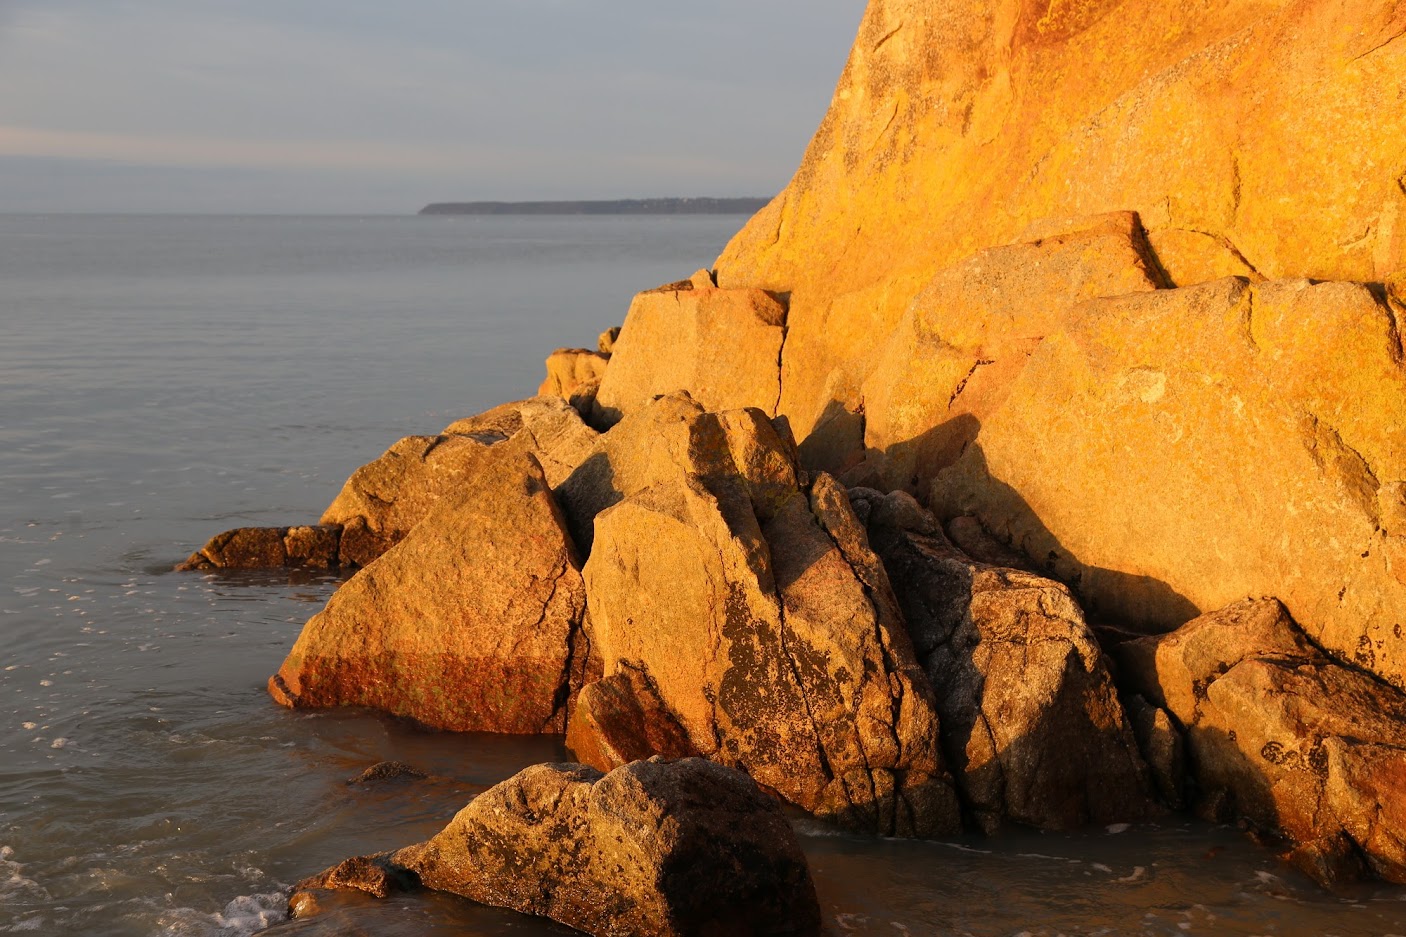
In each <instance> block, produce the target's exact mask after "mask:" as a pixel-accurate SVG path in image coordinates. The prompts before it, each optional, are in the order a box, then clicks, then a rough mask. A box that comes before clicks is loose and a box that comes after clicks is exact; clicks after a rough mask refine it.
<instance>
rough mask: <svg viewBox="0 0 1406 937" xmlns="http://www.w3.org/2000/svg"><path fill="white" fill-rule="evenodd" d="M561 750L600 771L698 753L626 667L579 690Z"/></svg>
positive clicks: (645, 681) (648, 684)
mask: <svg viewBox="0 0 1406 937" xmlns="http://www.w3.org/2000/svg"><path fill="white" fill-rule="evenodd" d="M566 747H567V748H569V749H570V750H571V754H572V757H574V758H575V759H576V760H577V761H580V762H583V763H584V764H588V765H590V766H591V767H593V768H596V769H597V770H600V771H613V770H614V769H616V768H618V767H620V766H621V765H625V764H629V763H630V762H632V761H640V760H642V759H645V758H649V757H651V756H656V755H657V756H661V757H664V758H688V757H690V756H694V755H697V754H698V751H697V749H695V748H694V746H693V743H692V742H691V741H690V740H689V738H688V733H687V732H685V731H684V730H683V727H682V726H681V725H679V722H678V720H677V719H675V718H674V714H673V713H672V712H670V711H669V708H668V707H667V706H665V705H664V701H663V700H662V699H660V698H659V691H658V690H656V689H655V687H654V684H653V682H652V681H651V680H650V679H649V677H648V675H646V674H644V673H641V672H640V671H638V670H635V669H634V668H632V667H628V666H626V667H621V668H620V669H619V670H617V671H616V672H615V673H613V674H611V675H610V676H608V677H603V678H601V679H600V680H596V681H595V682H593V683H588V684H586V685H585V686H584V687H582V688H581V692H580V694H579V695H578V696H577V698H576V705H575V707H573V709H572V710H571V718H570V720H569V721H568V722H567V727H566Z"/></svg>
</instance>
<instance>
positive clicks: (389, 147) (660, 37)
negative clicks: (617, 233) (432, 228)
mask: <svg viewBox="0 0 1406 937" xmlns="http://www.w3.org/2000/svg"><path fill="white" fill-rule="evenodd" d="M863 8H864V2H863V0H711V2H706V3H697V2H690V3H669V2H660V0H593V2H591V0H492V2H479V0H399V2H397V3H393V4H392V3H386V2H384V0H374V2H373V0H222V2H217V0H0V211H83V210H88V211H144V210H145V211H251V212H255V211H258V212H262V211H338V212H340V211H349V212H358V211H365V212H377V211H391V212H399V211H413V210H414V209H416V208H418V207H419V206H420V205H421V204H423V203H425V202H429V201H447V200H461V199H485V198H492V199H497V198H502V199H522V198H619V197H629V196H649V195H751V194H757V195H770V194H772V193H773V192H775V191H776V190H778V189H779V188H780V187H781V186H783V185H784V184H785V183H786V180H787V179H788V178H789V177H790V174H791V172H792V171H793V170H794V169H795V167H796V164H797V163H798V162H799V160H800V156H801V153H802V151H803V149H804V147H805V144H806V142H807V141H808V140H809V139H810V136H811V134H812V133H813V132H814V130H815V128H816V125H817V124H818V123H819V121H820V118H821V116H822V115H823V114H824V110H825V107H826V105H827V104H828V103H829V100H830V94H831V91H832V90H833V88H834V84H835V80H836V79H837V78H838V77H839V73H840V69H841V68H842V67H843V64H844V59H845V56H846V54H847V53H848V50H849V46H850V43H851V41H852V40H853V38H854V33H855V29H856V27H857V26H858V23H859V19H860V16H861V15H862V13H863Z"/></svg>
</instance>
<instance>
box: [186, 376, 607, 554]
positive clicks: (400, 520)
mask: <svg viewBox="0 0 1406 937" xmlns="http://www.w3.org/2000/svg"><path fill="white" fill-rule="evenodd" d="M596 435H597V434H596V432H595V430H593V429H591V428H590V427H588V426H587V425H586V424H585V423H584V422H582V420H581V416H580V413H579V412H578V411H577V410H576V409H575V408H574V407H573V406H572V405H570V404H569V403H568V402H566V401H564V400H562V399H560V398H558V397H532V398H529V399H527V400H519V401H515V402H513V403H507V404H503V405H501V406H498V407H494V408H493V409H491V410H488V411H486V412H484V413H480V414H478V415H476V416H472V417H467V418H465V419H462V420H458V421H456V422H454V423H451V424H450V425H449V426H448V427H446V428H445V430H444V432H442V433H440V434H439V435H436V436H407V437H405V438H403V439H400V440H398V441H397V442H396V443H395V444H394V445H392V446H391V447H390V449H388V450H387V451H386V452H385V453H384V454H382V455H381V456H380V457H379V458H377V459H375V460H374V461H372V462H368V463H367V464H366V465H363V466H361V467H360V468H358V469H357V470H356V471H355V472H353V473H352V475H351V477H350V478H348V479H347V480H346V482H345V483H344V484H343V485H342V490H341V491H340V492H339V493H338V495H337V497H336V498H335V499H334V500H333V502H332V504H330V505H329V506H328V508H327V510H326V511H324V512H323V514H322V519H321V522H320V523H319V525H317V526H312V527H242V528H238V529H235V530H227V531H224V532H223V533H220V534H216V535H215V536H214V537H212V538H210V540H209V542H207V543H206V544H205V546H203V547H201V548H200V549H199V550H197V551H196V552H195V553H193V554H191V556H190V558H189V559H187V560H186V561H185V562H184V563H182V564H180V566H178V567H177V568H178V569H183V570H195V569H266V568H276V567H281V566H293V567H308V568H313V569H328V568H332V567H337V566H341V567H346V568H350V569H355V568H357V567H361V566H367V565H369V564H370V563H371V562H372V561H373V560H375V559H376V557H378V556H380V555H381V554H382V553H384V552H386V551H387V550H389V549H390V548H391V547H393V546H395V545H396V544H397V543H398V542H400V540H401V539H402V538H403V537H404V536H405V535H406V534H407V533H409V531H410V528H412V527H414V526H415V524H417V523H419V521H420V519H421V518H423V517H424V516H425V514H426V513H427V512H428V511H429V510H430V508H431V507H433V506H434V504H435V503H436V502H437V501H438V500H439V499H440V498H441V497H443V496H444V494H445V493H446V492H450V491H456V490H459V489H461V488H465V487H471V486H472V485H473V484H475V478H476V476H477V473H478V472H479V470H480V460H481V459H483V457H484V456H485V455H486V453H487V451H488V450H489V449H490V448H492V447H493V446H496V445H498V444H500V443H502V442H505V441H506V440H508V439H516V440H517V441H518V444H519V446H520V447H521V448H522V449H524V450H526V451H529V452H532V453H533V454H534V455H535V456H536V457H537V460H538V461H539V462H540V463H541V465H542V469H543V472H544V473H545V475H546V478H547V481H548V483H549V484H552V485H556V484H558V483H559V482H561V481H562V479H564V478H566V477H567V476H568V475H570V474H571V473H572V472H573V471H575V470H576V468H577V467H578V466H579V465H580V464H581V463H582V462H583V461H585V459H586V458H587V456H588V455H590V453H591V452H592V451H593V449H592V447H593V445H594V443H595V440H596Z"/></svg>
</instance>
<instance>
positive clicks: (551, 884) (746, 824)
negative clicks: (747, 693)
mask: <svg viewBox="0 0 1406 937" xmlns="http://www.w3.org/2000/svg"><path fill="white" fill-rule="evenodd" d="M407 879H409V880H418V882H420V883H421V884H423V885H424V886H426V887H429V888H433V889H437V890H440V891H445V892H449V893H452V894H456V895H462V896H463V897H466V898H470V899H472V900H474V901H477V902H479V903H481V904H487V905H493V906H495V907H504V908H512V909H514V910H517V911H521V912H523V913H525V914H533V915H537V916H540V917H546V918H551V919H552V920H555V921H559V922H561V923H563V924H566V925H568V926H570V927H574V928H576V929H577V930H580V931H584V932H585V933H588V934H597V935H612V937H613V935H620V934H632V935H639V937H674V935H678V937H683V935H688V937H703V935H712V934H729V935H731V934H736V935H739V937H746V935H757V937H762V935H767V937H773V935H776V937H780V935H795V937H809V935H818V934H819V933H820V932H821V927H820V908H819V905H818V903H817V901H816V897H815V887H814V885H813V884H812V882H811V878H810V872H809V870H808V868H807V866H806V860H805V856H804V855H803V854H802V852H801V849H800V845H799V843H798V842H797V840H796V835H795V833H794V832H793V831H792V830H791V827H790V825H789V824H788V823H787V822H786V818H785V817H784V816H783V815H782V813H781V811H780V809H779V808H778V806H777V805H776V804H775V803H774V802H772V801H771V800H770V799H769V798H767V797H766V796H765V795H764V794H762V792H761V791H759V790H758V789H757V787H756V785H755V784H753V783H752V782H751V781H750V780H748V778H747V777H746V776H745V775H743V774H741V773H740V772H737V771H732V770H730V769H728V768H724V767H722V766H720V765H716V764H712V763H710V762H707V761H703V760H701V759H697V758H691V759H686V760H683V761H676V762H664V761H661V760H659V759H652V760H650V761H642V762H635V763H634V764H630V765H627V766H625V767H621V768H618V769H616V770H614V771H612V772H610V773H609V774H606V775H602V774H600V773H599V772H597V771H595V770H593V769H591V768H587V767H584V766H580V765H537V766H536V767H532V768H528V769H527V770H525V771H523V772H521V773H519V774H518V775H516V776H514V777H512V778H510V779H508V780H507V781H504V782H503V783H501V784H499V785H497V786H496V787H493V788H491V789H489V790H488V791H486V792H484V793H483V794H481V795H480V796H478V797H477V798H475V799H474V800H473V801H472V802H471V803H470V804H469V805H468V806H467V807H465V808H464V809H463V810H461V811H460V812H459V813H458V815H457V816H455V817H454V820H453V821H452V822H451V823H450V824H449V826H447V827H446V828H445V829H444V831H443V832H441V833H439V834H438V835H437V836H435V837H434V838H433V839H431V840H429V841H428V842H426V843H422V844H420V845H417V846H411V847H408V848H406V849H402V850H399V851H398V852H395V853H391V854H386V855H381V856H369V857H360V858H358V859H353V860H348V862H347V863H342V865H339V866H337V867H335V868H333V869H330V870H328V872H326V873H323V875H321V876H317V877H315V878H313V879H309V880H307V881H306V882H303V883H302V884H300V885H299V886H298V888H297V889H295V892H294V896H293V898H292V899H290V907H309V908H313V907H315V906H316V902H315V900H310V899H312V898H313V896H314V895H315V894H316V890H318V889H325V888H347V887H349V888H356V889H359V890H363V891H367V892H368V893H371V894H378V893H380V892H381V891H389V890H393V889H395V888H396V887H403V884H404V883H405V882H406V880H407Z"/></svg>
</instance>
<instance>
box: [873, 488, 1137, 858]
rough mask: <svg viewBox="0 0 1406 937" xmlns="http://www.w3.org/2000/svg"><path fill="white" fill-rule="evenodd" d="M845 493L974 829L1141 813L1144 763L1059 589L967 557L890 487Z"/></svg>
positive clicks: (1054, 825)
mask: <svg viewBox="0 0 1406 937" xmlns="http://www.w3.org/2000/svg"><path fill="white" fill-rule="evenodd" d="M855 498H856V500H858V501H862V502H864V511H865V514H866V517H867V518H868V530H869V534H870V537H871V541H872V543H873V544H874V548H875V549H876V550H877V551H878V553H879V555H880V556H881V557H882V558H883V561H884V565H885V566H886V567H887V569H888V574H889V576H890V578H891V580H892V582H893V584H894V588H895V590H896V592H897V595H898V600H899V602H900V604H901V605H902V606H903V610H904V613H905V616H906V619H907V622H908V628H909V631H910V633H911V634H912V637H913V643H914V647H915V650H916V652H917V655H918V659H919V660H920V661H922V662H923V665H924V666H925V668H926V670H927V674H928V677H929V679H930V680H931V683H932V687H933V691H934V693H935V695H936V701H937V710H938V713H939V714H940V715H941V718H942V730H941V731H942V743H943V749H944V751H945V754H946V756H947V762H948V764H949V766H950V767H951V769H952V771H953V773H954V774H955V775H956V778H957V785H958V789H959V790H960V792H961V794H962V800H963V805H964V806H965V808H966V809H967V811H968V813H969V815H970V816H971V818H972V820H973V821H974V822H975V824H976V825H977V826H978V827H979V828H981V829H982V830H985V831H986V832H988V833H990V832H994V831H995V830H996V829H997V828H998V827H999V826H1000V825H1001V824H1002V822H1004V821H1014V822H1016V823H1022V824H1026V825H1029V826H1034V827H1038V828H1040V829H1055V830H1065V829H1073V828H1075V827H1078V826H1082V825H1084V824H1087V823H1112V822H1115V821H1126V820H1139V819H1144V818H1146V817H1148V816H1150V815H1151V814H1152V813H1153V812H1154V810H1153V804H1152V797H1151V782H1150V779H1149V777H1148V773H1147V769H1146V766H1145V765H1144V763H1143V760H1142V758H1141V757H1140V755H1139V751H1138V746H1137V743H1136V740H1135V738H1134V736H1133V732H1132V730H1131V727H1130V726H1129V724H1128V720H1127V718H1126V716H1125V715H1124V713H1123V708H1122V705H1121V704H1120V703H1119V700H1118V696H1117V692H1116V690H1115V688H1114V685H1113V680H1112V678H1111V677H1110V675H1109V672H1108V669H1107V667H1106V666H1105V664H1104V659H1103V653H1102V651H1101V650H1100V648H1099V646H1098V643H1097V641H1096V640H1095V638H1094V635H1093V632H1092V631H1090V630H1089V628H1088V626H1087V625H1086V624H1085V622H1084V616H1083V613H1082V612H1081V611H1080V609H1079V606H1078V605H1077V604H1076V603H1075V602H1074V599H1073V597H1072V596H1071V595H1070V594H1069V590H1068V589H1066V588H1065V587H1064V586H1062V585H1060V584H1059V583H1057V582H1053V581H1051V580H1049V579H1044V578H1041V577H1039V576H1035V575H1033V574H1030V573H1026V572H1022V571H1020V570H1014V569H1002V568H999V567H992V566H988V565H986V564H984V563H979V562H977V561H975V560H972V559H970V558H969V557H967V556H966V555H965V554H964V553H962V552H961V551H960V550H958V549H956V548H955V547H953V546H952V544H951V543H950V542H949V541H948V540H947V538H946V536H944V534H943V531H942V528H941V526H940V525H939V524H938V523H937V520H936V519H935V518H934V517H933V516H932V515H931V514H929V513H928V512H927V511H925V510H923V509H922V508H921V507H920V506H919V505H918V504H917V502H915V501H914V500H913V499H912V498H911V497H909V496H908V495H906V494H904V493H902V492H895V493H893V494H890V495H887V496H884V495H880V494H879V493H878V492H876V491H867V492H866V491H862V490H861V491H856V492H855Z"/></svg>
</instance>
